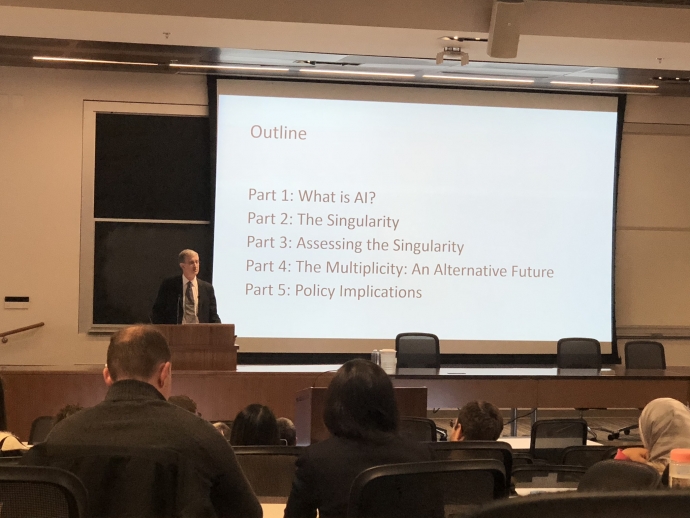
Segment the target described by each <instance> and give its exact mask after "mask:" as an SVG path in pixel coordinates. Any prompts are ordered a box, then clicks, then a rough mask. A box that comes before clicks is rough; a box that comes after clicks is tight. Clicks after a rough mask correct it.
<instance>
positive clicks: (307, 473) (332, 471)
mask: <svg viewBox="0 0 690 518" xmlns="http://www.w3.org/2000/svg"><path fill="white" fill-rule="evenodd" d="M323 420H324V423H325V424H326V427H327V428H328V430H329V431H330V432H331V437H329V438H328V439H326V440H325V441H321V442H318V443H316V444H312V445H311V446H309V447H308V448H307V449H306V450H305V452H304V454H303V455H302V456H301V457H300V458H299V459H298V460H297V463H296V466H297V471H296V473H295V479H294V481H293V484H292V491H291V493H290V496H289V498H288V501H287V506H286V508H285V518H314V517H315V516H316V512H317V510H318V513H319V516H320V518H330V517H343V516H346V515H347V503H348V498H349V495H350V487H351V486H352V482H353V481H354V479H355V477H356V476H357V475H358V474H359V473H361V472H362V471H364V470H365V469H368V468H371V467H374V466H379V465H382V464H395V463H401V462H422V461H429V460H433V457H432V455H431V452H430V451H429V449H428V448H427V447H426V446H425V445H424V444H422V443H418V442H410V441H407V440H404V439H401V438H400V437H399V436H398V435H397V431H398V421H399V417H398V408H397V406H396V402H395V395H394V393H393V385H392V384H391V381H390V378H389V377H388V375H387V374H386V373H385V372H384V371H383V369H382V368H381V367H379V366H378V365H376V364H374V363H372V362H370V361H367V360H359V359H358V360H351V361H349V362H347V363H345V364H344V365H343V366H342V367H341V368H340V369H338V372H337V373H336V375H335V377H334V378H333V380H332V381H331V383H330V385H329V386H328V390H327V391H326V402H325V408H324V415H323Z"/></svg>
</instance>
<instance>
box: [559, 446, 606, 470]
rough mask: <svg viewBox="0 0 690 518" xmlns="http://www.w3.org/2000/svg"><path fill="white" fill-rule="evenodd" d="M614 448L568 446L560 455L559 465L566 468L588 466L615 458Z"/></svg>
mask: <svg viewBox="0 0 690 518" xmlns="http://www.w3.org/2000/svg"><path fill="white" fill-rule="evenodd" d="M617 451H618V448H616V447H615V446H568V447H567V448H566V449H565V450H563V453H562V454H561V460H560V462H559V464H566V465H568V466H584V467H586V468H589V467H590V466H592V465H594V464H596V463H597V462H600V461H602V460H608V459H612V458H613V457H615V456H616V452H617Z"/></svg>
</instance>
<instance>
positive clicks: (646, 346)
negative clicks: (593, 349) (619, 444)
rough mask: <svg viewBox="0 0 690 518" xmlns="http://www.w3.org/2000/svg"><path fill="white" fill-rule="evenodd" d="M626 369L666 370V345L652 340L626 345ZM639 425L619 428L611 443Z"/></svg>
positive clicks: (613, 434) (612, 436)
mask: <svg viewBox="0 0 690 518" xmlns="http://www.w3.org/2000/svg"><path fill="white" fill-rule="evenodd" d="M625 369H626V370H628V369H643V370H650V369H653V370H666V354H665V352H664V345H663V344H662V343H660V342H654V341H651V340H634V341H632V342H627V343H626V344H625ZM638 428H639V425H638V424H637V423H635V424H631V425H629V426H624V427H623V428H619V429H618V430H616V431H615V432H612V433H610V434H609V436H608V439H609V441H615V440H616V439H619V438H620V436H621V434H623V435H630V431H631V430H637V429H638Z"/></svg>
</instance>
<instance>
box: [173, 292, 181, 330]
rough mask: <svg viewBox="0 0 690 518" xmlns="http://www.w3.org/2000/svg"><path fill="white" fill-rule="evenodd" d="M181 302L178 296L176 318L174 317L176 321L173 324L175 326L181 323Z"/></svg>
mask: <svg viewBox="0 0 690 518" xmlns="http://www.w3.org/2000/svg"><path fill="white" fill-rule="evenodd" d="M181 300H182V295H178V296H177V308H176V309H177V316H176V317H175V319H176V320H175V323H176V324H181V323H182V322H180V302H181Z"/></svg>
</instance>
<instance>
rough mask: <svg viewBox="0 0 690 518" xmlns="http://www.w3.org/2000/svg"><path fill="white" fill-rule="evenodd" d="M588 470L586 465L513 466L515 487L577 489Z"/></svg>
mask: <svg viewBox="0 0 690 518" xmlns="http://www.w3.org/2000/svg"><path fill="white" fill-rule="evenodd" d="M586 472H587V468H585V467H584V466H555V465H548V464H533V465H531V466H516V467H514V468H513V473H512V475H513V482H514V483H515V488H516V489H517V488H544V489H546V488H561V489H576V488H577V486H578V484H579V483H580V480H581V479H582V477H583V476H584V474H585V473H586Z"/></svg>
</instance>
